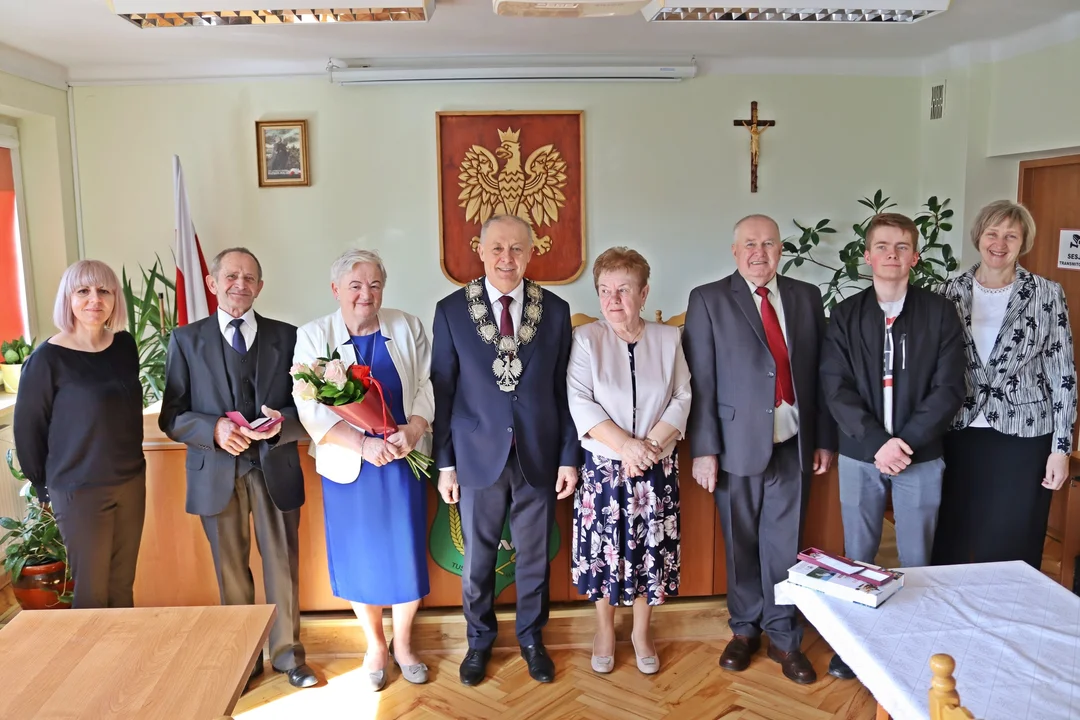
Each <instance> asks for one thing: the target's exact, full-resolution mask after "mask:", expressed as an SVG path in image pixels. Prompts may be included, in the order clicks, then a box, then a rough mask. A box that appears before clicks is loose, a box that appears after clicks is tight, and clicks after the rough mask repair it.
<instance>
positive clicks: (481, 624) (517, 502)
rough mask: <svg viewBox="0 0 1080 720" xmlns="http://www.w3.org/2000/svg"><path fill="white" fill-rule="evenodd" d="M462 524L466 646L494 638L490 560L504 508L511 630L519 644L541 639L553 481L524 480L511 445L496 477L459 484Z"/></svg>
mask: <svg viewBox="0 0 1080 720" xmlns="http://www.w3.org/2000/svg"><path fill="white" fill-rule="evenodd" d="M459 507H460V511H461V529H462V534H463V535H464V539H465V565H464V567H463V569H462V572H461V601H462V607H463V610H464V611H465V620H466V622H467V623H468V639H469V647H470V648H476V649H484V648H490V647H491V646H492V644H493V643H494V642H495V636H496V634H497V632H498V623H497V622H496V620H495V560H496V558H497V557H498V553H499V542H500V541H501V540H502V531H503V525H504V524H505V523H506V512H507V509H509V511H510V536H511V539H512V540H513V544H514V552H515V554H516V557H515V560H514V565H515V572H514V583H515V585H516V586H517V616H516V630H517V637H518V643H519V644H521V645H522V646H529V645H537V644H539V643H541V642H543V637H542V631H543V628H544V626H545V625H546V624H547V621H548V604H549V593H548V579H549V577H550V572H551V571H550V566H549V564H548V545H549V544H550V541H551V529H552V527H553V526H554V524H555V483H554V478H552V484H551V485H550V486H548V487H543V488H537V487H533V486H532V485H529V484H528V483H527V482H525V477H524V476H523V475H522V474H521V468H520V467H519V466H518V460H517V453H516V452H514V450H512V449H511V451H510V457H509V458H508V459H507V461H506V466H505V467H504V468H503V471H502V473H501V474H500V475H499V479H498V480H496V481H495V484H493V485H491V486H490V487H486V488H468V487H463V488H461V503H460V506H459Z"/></svg>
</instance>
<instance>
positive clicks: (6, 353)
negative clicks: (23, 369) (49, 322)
mask: <svg viewBox="0 0 1080 720" xmlns="http://www.w3.org/2000/svg"><path fill="white" fill-rule="evenodd" d="M33 351H34V339H33V338H30V342H26V340H25V338H23V337H21V336H20V337H19V338H18V339H17V340H6V341H5V342H4V343H3V344H2V345H0V355H3V359H4V364H5V365H22V364H23V363H24V362H26V358H28V357H30V353H31V352H33Z"/></svg>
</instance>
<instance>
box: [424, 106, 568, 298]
mask: <svg viewBox="0 0 1080 720" xmlns="http://www.w3.org/2000/svg"><path fill="white" fill-rule="evenodd" d="M583 115H584V113H583V112H582V111H581V110H541V111H502V112H488V111H480V112H438V113H436V115H435V131H436V144H437V146H438V150H437V152H438V155H439V229H440V248H439V251H440V253H439V255H440V258H441V261H442V270H443V274H444V275H446V277H447V278H449V279H450V280H452V281H453V282H455V283H458V284H464V283H467V282H469V281H470V280H472V279H473V278H476V277H479V276H481V275H483V274H484V266H483V263H481V262H480V257H479V256H478V255H477V253H476V246H477V243H479V241H480V226H481V225H483V223H484V221H485V220H487V219H488V218H490V217H491V216H492V215H516V216H518V217H520V218H521V219H522V220H524V221H526V222H527V223H529V227H530V228H531V230H532V236H533V256H532V260H530V261H529V268H528V270H527V271H526V273H525V275H526V277H528V278H529V279H531V280H533V281H535V282H538V283H541V284H547V285H561V284H564V283H569V282H573V281H574V280H575V279H577V277H578V276H579V275H580V274H581V272H582V270H584V268H585V257H586V255H585V187H584V178H585V167H584V166H585V130H584V122H583Z"/></svg>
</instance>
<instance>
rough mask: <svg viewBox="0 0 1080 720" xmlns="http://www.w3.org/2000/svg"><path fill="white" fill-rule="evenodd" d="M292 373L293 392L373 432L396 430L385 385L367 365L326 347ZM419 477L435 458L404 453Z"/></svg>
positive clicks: (416, 453)
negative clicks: (350, 362) (348, 360)
mask: <svg viewBox="0 0 1080 720" xmlns="http://www.w3.org/2000/svg"><path fill="white" fill-rule="evenodd" d="M289 374H290V375H292V377H293V381H294V382H293V396H294V397H296V398H298V399H300V400H315V401H316V402H318V403H319V404H320V405H326V406H327V407H329V408H330V409H331V410H333V411H334V412H335V413H337V414H338V415H339V416H341V418H342V419H343V420H345V421H346V422H348V423H349V424H351V425H355V426H356V427H359V428H362V429H364V430H366V431H367V432H369V433H371V434H372V435H382V436H383V437H384V438H385V437H387V436H388V435H392V434H393V433H395V432H397V430H398V426H397V423H396V422H394V417H393V415H392V414H391V412H390V411H389V409H388V408H387V402H388V400H387V398H386V396H385V393H384V391H383V387H382V385H381V384H380V383H379V381H378V380H376V379H375V378H373V377H371V368H370V367H369V366H367V365H349V366H348V367H346V365H345V362H344V361H343V360H342V359H341V356H340V355H339V354H338V351H337V350H334V351H333V353H331V352H330V348H329V347H327V348H326V357H320V358H316V359H315V362H313V363H311V364H310V365H305V364H303V363H297V364H295V365H293V366H292V367H291V368H290V369H289ZM405 460H406V461H408V463H409V467H410V468H411V469H412V472H413V475H415V476H416V479H417V480H419V479H420V475H421V474H422V475H424V476H425V477H427V478H430V477H431V471H430V470H429V469H428V468H429V467H430V466H431V464H432V463H433V462H434V460H432V459H431V458H430V457H428V456H427V455H425V454H424V453H422V452H420V451H419V450H413V451H411V452H410V453H409V454H408V455H406V456H405Z"/></svg>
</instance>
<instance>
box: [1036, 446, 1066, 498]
mask: <svg viewBox="0 0 1080 720" xmlns="http://www.w3.org/2000/svg"><path fill="white" fill-rule="evenodd" d="M1068 479H1069V456H1068V455H1066V454H1065V453H1050V457H1049V458H1047V460H1046V477H1045V478H1043V481H1042V486H1043V487H1044V488H1050V489H1051V490H1058V489H1060V488H1061V486H1062V485H1064V484H1065V481H1066V480H1068Z"/></svg>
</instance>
